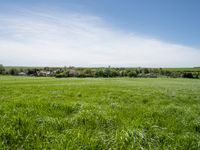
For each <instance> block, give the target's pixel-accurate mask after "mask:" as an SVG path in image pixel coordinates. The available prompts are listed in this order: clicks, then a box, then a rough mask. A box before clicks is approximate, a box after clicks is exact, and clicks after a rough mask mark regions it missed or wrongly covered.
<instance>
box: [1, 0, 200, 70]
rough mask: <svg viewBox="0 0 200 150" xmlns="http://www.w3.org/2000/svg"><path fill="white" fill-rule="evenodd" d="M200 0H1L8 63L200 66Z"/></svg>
mask: <svg viewBox="0 0 200 150" xmlns="http://www.w3.org/2000/svg"><path fill="white" fill-rule="evenodd" d="M199 27H200V1H199V0H184V1H183V0H151V1H150V0H29V1H27V0H6V1H1V2H0V64H3V65H5V66H80V67H107V66H112V67H197V66H200V30H199Z"/></svg>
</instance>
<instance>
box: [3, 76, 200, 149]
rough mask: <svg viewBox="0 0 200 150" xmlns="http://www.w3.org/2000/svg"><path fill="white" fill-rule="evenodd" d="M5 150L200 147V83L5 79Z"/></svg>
mask: <svg viewBox="0 0 200 150" xmlns="http://www.w3.org/2000/svg"><path fill="white" fill-rule="evenodd" d="M0 148H2V149H123V150H124V149H158V150H160V149H200V80H198V79H172V78H157V79H150V78H146V79H145V78H144V79H143V78H109V79H105V78H104V79H102V78H85V79H80V78H65V79H56V78H37V77H11V76H0Z"/></svg>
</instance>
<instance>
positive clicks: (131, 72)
mask: <svg viewBox="0 0 200 150" xmlns="http://www.w3.org/2000/svg"><path fill="white" fill-rule="evenodd" d="M128 76H129V77H137V72H136V71H130V72H129V73H128Z"/></svg>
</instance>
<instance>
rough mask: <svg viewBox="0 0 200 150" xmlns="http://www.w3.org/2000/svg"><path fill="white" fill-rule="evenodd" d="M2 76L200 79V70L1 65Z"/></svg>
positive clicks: (0, 72)
mask: <svg viewBox="0 0 200 150" xmlns="http://www.w3.org/2000/svg"><path fill="white" fill-rule="evenodd" d="M0 74H2V75H15V76H36V77H37V76H38V77H56V78H67V77H80V78H86V77H95V78H97V77H102V78H111V77H135V78H141V77H143V78H157V77H173V78H200V69H197V70H176V69H174V70H168V69H165V68H140V67H138V68H113V67H105V68H79V67H43V68H33V67H26V68H23V67H21V68H20V67H4V66H3V65H0Z"/></svg>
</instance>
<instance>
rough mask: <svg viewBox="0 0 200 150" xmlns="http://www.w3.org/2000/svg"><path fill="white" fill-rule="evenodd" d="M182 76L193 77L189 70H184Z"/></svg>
mask: <svg viewBox="0 0 200 150" xmlns="http://www.w3.org/2000/svg"><path fill="white" fill-rule="evenodd" d="M183 78H194V77H193V74H192V73H191V72H184V73H183Z"/></svg>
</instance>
